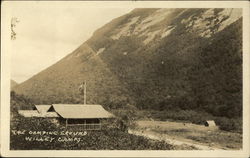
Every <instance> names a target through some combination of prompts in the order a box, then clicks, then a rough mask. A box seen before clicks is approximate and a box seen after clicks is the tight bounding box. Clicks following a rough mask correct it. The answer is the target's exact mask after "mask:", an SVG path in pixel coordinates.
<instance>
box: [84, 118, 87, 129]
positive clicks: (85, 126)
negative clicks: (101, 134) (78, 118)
mask: <svg viewBox="0 0 250 158" xmlns="http://www.w3.org/2000/svg"><path fill="white" fill-rule="evenodd" d="M84 129H87V125H86V120H84Z"/></svg>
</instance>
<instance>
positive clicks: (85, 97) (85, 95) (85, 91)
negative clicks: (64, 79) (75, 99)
mask: <svg viewBox="0 0 250 158" xmlns="http://www.w3.org/2000/svg"><path fill="white" fill-rule="evenodd" d="M86 88H87V83H86V80H85V81H84V104H86V103H87V100H86V99H87V94H86V93H87V90H86Z"/></svg>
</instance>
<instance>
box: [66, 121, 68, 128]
mask: <svg viewBox="0 0 250 158" xmlns="http://www.w3.org/2000/svg"><path fill="white" fill-rule="evenodd" d="M67 127H68V119H66V128H67Z"/></svg>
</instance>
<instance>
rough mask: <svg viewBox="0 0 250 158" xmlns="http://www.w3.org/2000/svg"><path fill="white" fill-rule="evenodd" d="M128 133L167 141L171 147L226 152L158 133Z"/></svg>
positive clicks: (133, 131)
mask: <svg viewBox="0 0 250 158" xmlns="http://www.w3.org/2000/svg"><path fill="white" fill-rule="evenodd" d="M128 133H130V134H134V135H137V136H143V137H146V138H150V139H153V140H160V141H165V142H167V143H169V144H171V145H177V146H180V145H188V146H193V147H195V148H197V149H198V150H224V149H220V148H215V147H211V146H206V145H200V144H196V143H190V142H184V141H181V140H175V139H173V138H170V137H169V136H168V135H166V134H165V135H164V136H163V135H157V134H156V133H153V132H149V131H140V130H132V129H129V130H128Z"/></svg>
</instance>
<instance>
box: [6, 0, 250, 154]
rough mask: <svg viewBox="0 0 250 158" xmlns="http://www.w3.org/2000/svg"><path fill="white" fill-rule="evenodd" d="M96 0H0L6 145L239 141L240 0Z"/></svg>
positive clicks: (163, 147)
mask: <svg viewBox="0 0 250 158" xmlns="http://www.w3.org/2000/svg"><path fill="white" fill-rule="evenodd" d="M176 3H177V2H176ZM106 4H107V5H104V4H102V3H101V2H83V1H82V2H70V3H69V2H66V1H65V2H45V1H30V2H28V1H27V2H25V1H23V2H17V1H16V2H4V3H3V5H2V7H3V9H5V10H4V11H5V12H4V13H5V14H2V17H4V20H6V21H4V22H6V23H7V24H6V25H4V26H7V27H8V28H4V29H3V30H8V31H7V32H6V31H5V32H4V33H3V31H2V30H1V34H2V33H3V37H2V38H4V39H6V43H7V42H8V44H6V45H3V47H5V46H6V47H5V48H6V49H2V50H5V51H2V53H1V54H2V55H3V54H8V55H6V56H8V58H5V59H6V60H5V61H7V59H8V64H7V67H8V70H9V71H8V76H4V75H3V74H4V73H3V72H2V75H1V76H2V77H4V78H5V79H6V80H7V81H8V82H9V83H8V86H9V89H5V91H4V94H5V95H4V96H8V97H7V98H8V99H6V100H9V101H6V103H8V104H9V105H8V104H3V103H1V108H2V109H3V108H4V109H7V113H4V111H5V110H1V113H2V114H3V113H4V115H6V118H9V119H8V120H7V122H8V124H7V125H6V128H5V129H7V131H8V133H7V134H6V136H7V137H8V138H6V140H7V139H8V140H9V141H8V143H7V144H8V147H6V148H8V149H7V150H8V151H10V152H11V151H12V152H15V151H47V150H48V151H51V152H52V150H57V151H74V150H77V151H82V152H84V151H88V150H89V151H93V150H94V151H118V152H119V151H121V152H122V151H139V150H140V151H141V150H142V151H194V152H195V151H222V152H223V151H225V152H226V151H236V152H237V151H243V149H244V151H245V150H246V147H244V142H243V141H244V139H245V138H249V137H248V134H249V128H248V127H247V128H246V126H245V127H243V125H244V124H245V123H249V122H248V121H249V120H247V119H244V113H245V114H246V112H249V110H248V111H246V112H244V111H245V110H247V109H248V107H246V106H249V104H248V105H245V106H244V104H245V103H248V102H246V101H248V100H246V101H245V103H244V98H245V97H244V95H245V94H244V93H246V92H248V91H246V90H244V89H243V87H245V86H243V84H245V85H247V87H249V85H248V83H246V82H243V81H246V80H245V79H244V76H245V74H244V73H243V72H247V74H249V72H248V71H244V70H245V67H244V64H246V62H245V61H244V62H243V60H245V59H244V54H247V57H249V52H245V51H244V48H243V44H244V42H246V41H243V40H245V39H247V38H245V36H244V35H245V34H248V33H249V32H248V30H247V31H246V30H245V29H244V27H243V26H244V20H245V18H246V19H247V18H249V17H246V16H244V12H245V11H248V12H249V10H247V9H249V6H248V8H247V9H246V8H244V7H243V5H242V4H244V3H240V4H239V5H238V6H237V5H235V7H233V6H234V5H232V7H221V6H217V7H216V5H213V6H211V7H209V6H207V7H206V6H205V5H201V6H200V7H199V5H196V6H195V7H192V6H190V7H188V6H187V7H183V5H182V6H181V5H180V6H181V7H180V6H179V5H171V4H170V5H167V4H165V3H164V2H158V3H157V2H155V3H154V2H151V3H147V2H145V4H146V5H145V6H143V5H141V4H142V3H140V2H136V1H135V2H124V5H118V2H109V3H108V2H107V3H106ZM150 4H151V5H150ZM152 4H157V5H152ZM161 4H162V5H161ZM178 4H179V3H178ZM196 4H197V3H196ZM246 4H247V3H246ZM174 6H176V7H174ZM240 6H242V7H240ZM245 15H247V14H245ZM248 22H249V21H248ZM244 31H245V32H244ZM1 43H2V42H1ZM244 46H247V47H249V41H247V43H246V44H245V45H244ZM2 55H1V56H2ZM4 57H5V56H4ZM247 61H248V60H247ZM243 63H244V64H243ZM3 64H4V63H3V62H1V65H3ZM248 64H249V63H248ZM4 70H5V67H3V71H4ZM248 77H249V76H248ZM1 82H2V81H1ZM2 84H3V82H2ZM3 85H4V84H3ZM243 92H244V93H243ZM2 94H3V87H2V91H1V95H2ZM2 96H3V95H2ZM3 106H4V107H3ZM244 108H245V110H244ZM248 114H249V113H247V115H248ZM2 118H3V117H2ZM2 118H1V134H2V133H3V131H4V130H3V128H2V124H4V122H5V120H3V119H2ZM245 118H248V119H249V116H245ZM243 120H244V121H245V122H244V121H243ZM244 129H245V131H244ZM5 131H6V130H5ZM245 132H246V133H245ZM246 134H247V136H246ZM1 142H3V138H2V137H1ZM2 147H3V143H1V148H2ZM248 152H249V149H248ZM248 154H249V153H248ZM107 155H108V154H107ZM16 156H18V155H16ZM37 156H39V155H37ZM103 156H104V155H103ZM120 156H124V155H122V154H121V155H120ZM164 156H167V155H164ZM183 156H185V155H183ZM239 156H240V155H239Z"/></svg>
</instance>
